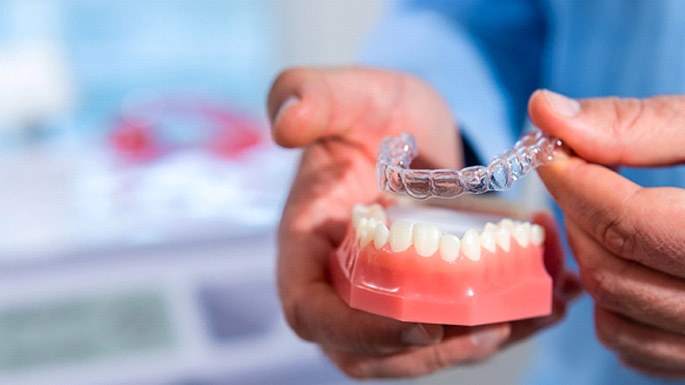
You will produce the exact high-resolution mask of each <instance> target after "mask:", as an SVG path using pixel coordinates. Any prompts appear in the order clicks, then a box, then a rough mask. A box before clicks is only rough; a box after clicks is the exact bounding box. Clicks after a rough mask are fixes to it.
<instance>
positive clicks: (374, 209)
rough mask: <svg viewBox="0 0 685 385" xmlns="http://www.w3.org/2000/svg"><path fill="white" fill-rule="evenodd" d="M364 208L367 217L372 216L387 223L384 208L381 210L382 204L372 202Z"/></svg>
mask: <svg viewBox="0 0 685 385" xmlns="http://www.w3.org/2000/svg"><path fill="white" fill-rule="evenodd" d="M366 209H367V212H366V216H367V217H369V218H374V219H376V220H377V221H379V222H383V223H384V224H387V223H388V218H387V217H386V216H385V210H383V206H381V205H379V204H378V203H374V204H372V205H370V206H367V208H366Z"/></svg>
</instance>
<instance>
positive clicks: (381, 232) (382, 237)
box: [373, 223, 390, 249]
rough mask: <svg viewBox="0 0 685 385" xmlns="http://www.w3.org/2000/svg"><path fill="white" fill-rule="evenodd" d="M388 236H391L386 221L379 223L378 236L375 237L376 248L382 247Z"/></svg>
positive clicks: (374, 244) (377, 227) (377, 226)
mask: <svg viewBox="0 0 685 385" xmlns="http://www.w3.org/2000/svg"><path fill="white" fill-rule="evenodd" d="M388 237H390V230H388V226H386V225H385V223H379V224H378V225H376V237H375V238H374V239H373V246H374V247H375V248H376V249H380V248H381V247H383V246H385V244H386V243H387V242H388Z"/></svg>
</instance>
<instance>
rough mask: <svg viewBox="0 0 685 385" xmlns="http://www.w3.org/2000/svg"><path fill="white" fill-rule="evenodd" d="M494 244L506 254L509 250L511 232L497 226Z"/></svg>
mask: <svg viewBox="0 0 685 385" xmlns="http://www.w3.org/2000/svg"><path fill="white" fill-rule="evenodd" d="M495 242H497V245H498V246H499V247H501V248H502V250H504V251H507V252H508V251H509V250H510V249H511V231H509V229H508V228H506V227H504V226H499V227H498V228H497V231H495Z"/></svg>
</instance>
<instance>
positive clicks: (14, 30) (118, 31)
mask: <svg viewBox="0 0 685 385" xmlns="http://www.w3.org/2000/svg"><path fill="white" fill-rule="evenodd" d="M276 17H277V15H276V13H275V12H274V7H273V3H271V2H269V1H265V0H232V1H222V0H204V1H201V2H195V1H190V0H171V1H163V0H152V1H134V0H122V1H110V2H97V1H87V0H32V1H25V0H0V55H2V52H3V49H5V48H6V47H14V46H22V45H30V44H34V43H39V44H42V45H48V46H49V47H52V48H57V49H59V50H60V53H61V54H62V55H63V56H65V58H66V59H67V62H68V63H67V64H68V67H69V70H70V72H71V73H70V75H71V76H72V77H73V80H74V83H75V84H74V87H75V89H76V92H77V96H78V105H77V110H76V111H74V117H73V118H74V121H75V122H76V124H78V125H79V126H80V127H82V130H87V131H90V132H92V131H100V132H101V131H104V130H106V129H108V128H110V126H111V121H112V118H113V116H115V115H116V114H118V113H119V112H120V111H121V109H122V106H124V105H126V104H131V103H135V102H136V101H140V100H141V99H146V98H152V97H154V96H158V95H163V96H169V95H173V96H185V97H193V96H194V97H204V98H210V99H218V100H227V101H229V102H231V103H233V104H234V105H235V107H237V108H241V109H245V110H247V111H249V112H251V113H254V114H255V115H259V116H261V115H262V113H263V112H262V111H263V109H264V107H263V104H264V95H266V93H267V91H268V89H269V86H270V82H271V80H272V79H271V76H273V73H275V72H276V64H277V59H278V57H277V46H276V44H277V43H276V40H277V30H276V26H275V23H274V20H275V19H276Z"/></svg>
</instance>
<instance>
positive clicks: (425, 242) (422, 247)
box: [414, 223, 442, 257]
mask: <svg viewBox="0 0 685 385" xmlns="http://www.w3.org/2000/svg"><path fill="white" fill-rule="evenodd" d="M441 235H442V232H441V231H440V229H438V228H437V227H436V226H433V225H429V224H426V223H417V224H415V225H414V249H416V253H417V254H418V255H420V256H422V257H430V256H431V255H433V254H435V253H436V252H437V251H438V247H439V243H440V236H441Z"/></svg>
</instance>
